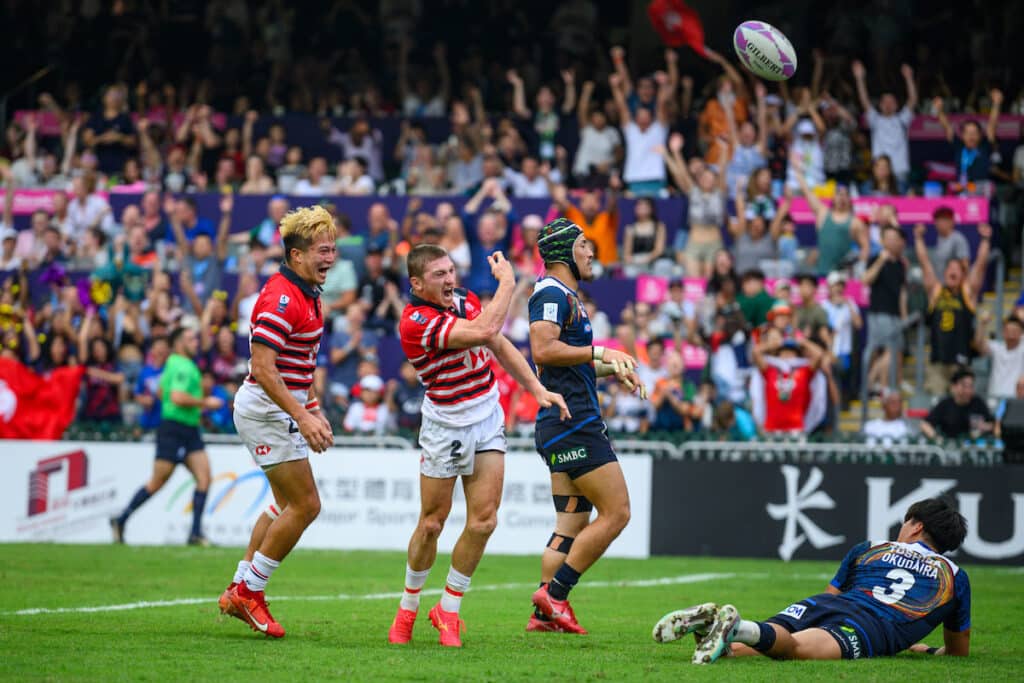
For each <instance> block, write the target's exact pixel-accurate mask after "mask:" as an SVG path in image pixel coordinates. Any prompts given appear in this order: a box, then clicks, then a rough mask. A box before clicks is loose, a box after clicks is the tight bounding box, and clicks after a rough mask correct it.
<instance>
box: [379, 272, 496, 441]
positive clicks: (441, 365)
mask: <svg viewBox="0 0 1024 683" xmlns="http://www.w3.org/2000/svg"><path fill="white" fill-rule="evenodd" d="M480 310H481V306H480V300H479V299H478V298H477V296H476V294H473V293H472V292H469V291H467V290H465V289H456V290H455V303H454V304H453V306H452V307H451V308H442V307H440V306H438V305H436V304H432V303H430V302H429V301H424V300H423V299H420V298H419V297H417V296H415V295H414V296H413V297H412V301H411V302H410V303H409V305H407V306H406V307H405V310H404V311H402V320H401V322H400V323H399V324H398V333H399V336H400V337H401V339H402V350H403V351H405V356H406V358H408V359H409V362H410V363H412V366H413V367H414V368H415V369H416V372H417V374H418V375H419V378H420V382H422V383H423V384H424V385H425V386H426V387H427V393H426V395H425V396H424V398H423V415H424V416H425V417H428V418H430V419H431V420H433V421H434V422H438V423H440V424H443V425H446V426H449V427H467V426H469V425H472V424H476V423H477V422H479V421H480V420H483V419H484V418H486V417H487V416H488V415H489V414H490V413H491V411H493V410H494V405H495V403H497V402H498V386H497V383H496V382H495V381H494V373H492V372H491V359H492V355H491V352H490V350H489V349H487V348H486V347H483V346H474V347H471V348H468V349H449V348H448V336H449V335H450V334H451V331H452V327H454V326H455V321H456V319H458V318H465V319H466V320H472V319H474V318H475V317H477V316H478V315H480Z"/></svg>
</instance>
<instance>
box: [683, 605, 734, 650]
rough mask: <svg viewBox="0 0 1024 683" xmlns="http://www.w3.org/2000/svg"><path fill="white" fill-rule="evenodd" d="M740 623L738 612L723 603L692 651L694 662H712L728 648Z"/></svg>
mask: <svg viewBox="0 0 1024 683" xmlns="http://www.w3.org/2000/svg"><path fill="white" fill-rule="evenodd" d="M739 623H740V613H739V610H737V609H736V608H735V607H733V606H732V605H725V606H723V607H722V608H721V609H719V610H718V614H717V615H715V621H714V623H713V624H712V625H711V629H710V630H709V631H708V635H707V637H705V638H704V640H702V641H701V642H700V644H699V645H698V646H697V649H696V650H694V652H693V663H694V664H713V663H714V662H715V661H717V660H718V658H719V657H721V656H722V655H724V654H725V653H726V652H727V651H728V650H729V643H731V642H732V639H733V638H735V637H736V630H737V628H738V627H739Z"/></svg>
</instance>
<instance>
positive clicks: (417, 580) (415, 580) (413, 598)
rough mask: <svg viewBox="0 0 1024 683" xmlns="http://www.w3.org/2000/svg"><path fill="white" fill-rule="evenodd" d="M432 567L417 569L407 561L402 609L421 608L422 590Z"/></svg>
mask: <svg viewBox="0 0 1024 683" xmlns="http://www.w3.org/2000/svg"><path fill="white" fill-rule="evenodd" d="M429 575H430V569H429V568H427V569H424V570H422V571H416V570H414V569H413V568H412V567H410V566H409V565H408V563H406V565H405V592H404V593H402V601H401V602H400V603H399V606H400V607H401V608H402V609H406V610H409V611H410V612H415V611H416V610H418V609H419V608H420V591H421V590H423V585H424V584H426V582H427V576H429Z"/></svg>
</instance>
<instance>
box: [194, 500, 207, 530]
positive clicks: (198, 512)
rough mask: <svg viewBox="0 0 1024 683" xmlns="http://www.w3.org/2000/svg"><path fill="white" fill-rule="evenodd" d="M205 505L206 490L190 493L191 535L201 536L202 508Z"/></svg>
mask: <svg viewBox="0 0 1024 683" xmlns="http://www.w3.org/2000/svg"><path fill="white" fill-rule="evenodd" d="M204 507H206V491H196V492H195V493H193V494H192V535H193V536H201V535H202V533H203V531H202V527H201V523H202V521H203V508H204Z"/></svg>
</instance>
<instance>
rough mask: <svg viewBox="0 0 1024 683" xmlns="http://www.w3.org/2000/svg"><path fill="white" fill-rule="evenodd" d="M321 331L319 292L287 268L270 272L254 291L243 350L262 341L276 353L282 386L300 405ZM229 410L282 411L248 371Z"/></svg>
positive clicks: (266, 414)
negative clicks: (246, 341) (261, 287)
mask: <svg viewBox="0 0 1024 683" xmlns="http://www.w3.org/2000/svg"><path fill="white" fill-rule="evenodd" d="M323 331H324V317H323V310H322V308H321V306H320V292H319V290H318V289H315V288H313V287H311V286H310V285H309V283H307V282H306V281H305V280H303V279H302V278H300V277H299V276H298V275H297V274H296V273H295V271H293V270H292V269H291V268H289V267H287V266H282V267H281V270H280V271H279V272H278V273H276V274H275V275H272V276H271V277H270V279H269V280H267V283H266V284H265V285H263V289H262V290H260V294H259V297H258V298H257V299H256V305H255V306H253V309H252V317H251V320H250V326H249V349H250V352H251V350H252V346H253V344H263V345H264V346H269V347H270V348H272V349H274V350H275V351H277V361H276V363H275V364H276V366H277V370H278V372H280V373H281V379H283V380H284V383H285V386H287V387H288V389H289V390H291V393H292V395H293V396H294V397H295V399H296V400H297V401H299V402H300V403H303V404H305V403H306V399H307V397H308V395H309V388H310V387H311V386H312V385H313V371H314V370H316V358H317V353H318V352H319V351H320V339H321V337H322V336H323ZM235 410H236V411H238V412H239V413H241V414H243V415H245V416H247V417H253V418H257V419H277V418H280V417H281V416H283V415H284V411H283V410H281V408H280V406H278V405H277V404H276V403H274V401H273V400H272V399H271V398H270V397H269V396H268V395H267V393H266V392H265V391H264V390H263V388H262V387H260V385H259V384H257V383H256V381H255V380H254V379H253V378H252V361H250V373H249V376H248V377H246V378H245V382H243V383H242V386H241V388H240V389H239V390H238V393H237V394H236V395H235Z"/></svg>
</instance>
